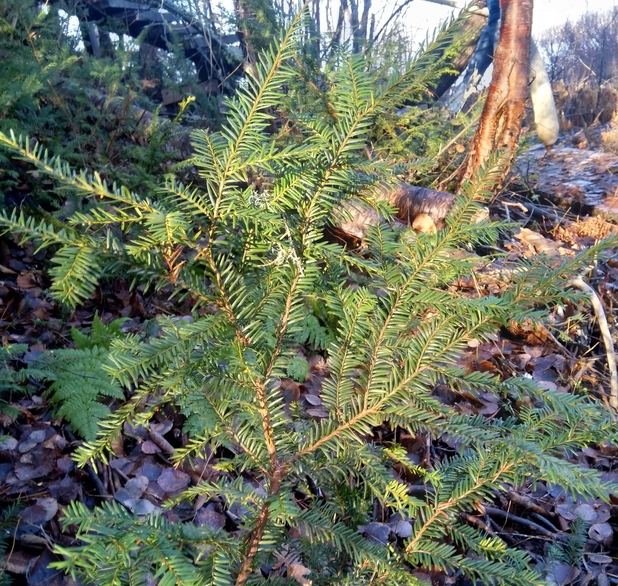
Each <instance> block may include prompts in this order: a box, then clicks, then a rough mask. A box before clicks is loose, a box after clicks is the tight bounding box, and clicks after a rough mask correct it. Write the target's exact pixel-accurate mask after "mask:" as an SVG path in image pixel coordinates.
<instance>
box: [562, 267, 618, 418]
mask: <svg viewBox="0 0 618 586" xmlns="http://www.w3.org/2000/svg"><path fill="white" fill-rule="evenodd" d="M569 285H571V286H572V287H576V288H577V289H579V290H580V291H583V292H584V293H587V294H588V296H589V297H590V302H591V303H592V308H593V309H594V313H595V315H596V318H597V321H598V322H599V330H600V331H601V337H602V338H603V344H604V345H605V352H606V353H607V367H608V368H609V373H610V386H611V395H610V397H609V404H610V405H611V406H612V408H613V409H615V410H616V411H618V369H617V368H616V353H615V352H614V343H613V341H612V335H611V333H610V331H609V325H608V324H607V317H606V316H605V310H604V309H603V304H602V303H601V300H600V299H599V296H598V295H597V292H596V291H595V290H594V289H593V288H592V287H591V286H590V285H588V283H586V282H585V281H584V279H582V277H581V276H580V277H575V278H574V279H571V280H570V281H569Z"/></svg>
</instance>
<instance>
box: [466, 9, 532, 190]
mask: <svg viewBox="0 0 618 586" xmlns="http://www.w3.org/2000/svg"><path fill="white" fill-rule="evenodd" d="M532 7H533V0H500V8H501V11H502V26H501V29H500V30H501V33H500V41H499V43H498V47H497V49H496V53H495V56H494V73H493V78H492V82H491V86H490V88H489V94H488V96H487V101H486V102H485V108H484V110H483V114H482V116H481V120H480V122H479V126H478V129H477V131H476V134H475V136H474V140H473V143H472V148H471V150H470V153H469V155H468V160H467V164H466V167H465V170H464V173H463V175H462V181H463V180H466V179H470V178H472V177H473V176H474V174H475V173H476V172H477V171H478V169H479V168H480V167H481V166H482V165H483V164H484V163H485V162H486V161H487V160H488V158H489V156H490V155H491V154H492V153H493V152H495V151H496V150H498V151H499V152H500V158H501V160H502V161H503V163H504V175H506V173H507V172H508V170H509V168H510V166H511V163H512V161H513V157H514V156H515V149H516V148H517V142H518V140H519V135H520V132H521V121H522V119H523V115H524V106H525V101H526V95H527V91H528V72H529V63H530V33H531V30H532Z"/></svg>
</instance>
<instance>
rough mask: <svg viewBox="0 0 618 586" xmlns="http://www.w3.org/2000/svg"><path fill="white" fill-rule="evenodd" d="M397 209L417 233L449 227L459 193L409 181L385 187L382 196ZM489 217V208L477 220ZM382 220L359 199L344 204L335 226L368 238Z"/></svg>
mask: <svg viewBox="0 0 618 586" xmlns="http://www.w3.org/2000/svg"><path fill="white" fill-rule="evenodd" d="M378 199H379V200H380V201H384V202H388V203H389V204H391V205H392V206H393V207H395V208H396V209H397V214H396V217H397V219H398V220H400V221H401V222H403V223H405V224H408V225H409V226H412V227H413V228H414V229H415V230H416V231H417V232H433V231H435V230H436V229H442V228H444V226H445V222H444V219H445V218H446V216H447V214H448V212H449V210H450V209H451V206H452V205H453V201H454V200H455V196H454V195H453V194H452V193H448V192H446V191H437V190H435V189H429V188H426V187H419V186H417V185H411V184H409V183H399V184H398V185H396V186H395V187H394V188H390V189H384V190H383V191H382V192H381V194H380V196H379V197H378ZM486 218H487V212H486V210H485V211H484V212H482V213H481V214H479V215H478V218H477V221H481V220H483V219H486ZM379 222H380V217H379V216H378V213H377V212H376V210H374V209H373V208H371V207H369V206H368V205H367V204H365V203H364V202H362V201H361V200H358V199H352V200H350V201H347V202H345V203H344V204H343V205H342V209H341V211H338V212H336V213H335V222H334V224H335V226H336V228H337V229H339V230H340V231H341V232H343V233H344V235H345V236H347V237H351V238H355V239H357V240H364V239H365V238H366V237H367V232H368V230H369V228H371V227H373V226H376V225H377V224H378V223H379Z"/></svg>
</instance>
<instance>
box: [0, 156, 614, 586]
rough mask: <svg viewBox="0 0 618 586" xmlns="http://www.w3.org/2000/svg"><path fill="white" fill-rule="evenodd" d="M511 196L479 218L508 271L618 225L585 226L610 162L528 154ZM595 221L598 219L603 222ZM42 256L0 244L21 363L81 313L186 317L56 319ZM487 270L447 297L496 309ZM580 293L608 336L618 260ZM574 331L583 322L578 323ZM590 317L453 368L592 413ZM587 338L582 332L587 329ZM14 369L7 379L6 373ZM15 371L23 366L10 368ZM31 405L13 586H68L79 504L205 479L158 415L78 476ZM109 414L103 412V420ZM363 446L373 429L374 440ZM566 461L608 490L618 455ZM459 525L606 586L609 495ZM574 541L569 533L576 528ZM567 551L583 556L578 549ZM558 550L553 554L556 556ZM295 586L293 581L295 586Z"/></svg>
mask: <svg viewBox="0 0 618 586" xmlns="http://www.w3.org/2000/svg"><path fill="white" fill-rule="evenodd" d="M516 178H517V181H515V182H514V187H513V188H512V189H511V190H505V191H504V192H503V193H501V194H500V196H499V197H498V199H497V200H496V201H495V202H494V203H493V204H492V206H491V213H492V215H493V216H499V217H501V218H507V219H510V220H514V221H517V222H520V223H521V228H520V229H518V230H516V231H514V233H513V234H512V235H511V236H509V237H507V238H505V239H504V240H503V241H502V242H501V250H502V251H503V252H504V253H505V256H504V258H503V259H502V261H501V262H502V263H508V262H509V259H511V260H512V259H514V258H515V257H518V258H520V257H530V256H533V255H536V254H539V253H545V254H547V255H548V256H572V255H574V254H576V253H577V252H578V251H579V250H581V249H582V248H583V247H586V246H589V245H590V244H592V243H594V242H595V241H596V240H597V239H599V238H603V237H605V236H607V235H609V234H611V233H616V232H617V230H618V226H616V225H614V224H613V223H610V222H608V221H606V220H605V219H603V218H602V217H599V216H592V215H591V214H592V213H593V212H595V213H596V212H599V211H603V212H610V215H611V213H613V212H614V210H615V211H616V216H614V217H613V219H614V220H615V219H616V217H618V156H615V155H610V154H602V153H598V152H593V151H585V150H579V149H574V148H571V147H569V146H562V147H559V148H556V149H555V150H554V151H552V152H550V153H548V154H545V152H544V151H543V150H541V149H534V148H533V149H530V150H528V151H526V152H525V153H524V154H523V155H522V156H521V157H520V159H519V161H518V164H517V169H516ZM604 206H605V207H604ZM47 267H48V257H47V254H46V252H45V251H39V252H37V251H36V249H35V248H34V246H32V245H29V244H26V245H24V246H20V245H18V244H17V243H16V242H15V241H12V240H11V239H10V238H8V237H4V238H2V239H0V337H1V339H2V344H3V345H6V344H26V345H27V346H28V352H27V353H26V355H25V356H24V358H23V361H24V363H26V364H28V363H35V362H36V360H37V358H38V357H39V356H40V355H41V353H42V352H44V351H45V350H47V349H57V348H65V347H70V346H71V344H72V339H71V328H77V329H80V330H84V331H87V330H88V329H89V328H90V327H91V325H92V322H93V319H94V316H95V312H96V313H98V315H99V316H100V318H101V320H102V321H103V322H104V323H109V322H110V321H112V320H114V319H116V318H118V317H124V318H127V321H126V322H125V323H124V324H123V326H122V329H123V331H125V332H138V331H144V328H146V327H148V323H149V320H152V319H153V318H155V317H156V316H158V315H162V314H164V315H176V316H179V317H185V318H186V319H191V318H190V313H191V307H190V305H189V302H187V303H186V305H179V304H178V303H177V302H175V301H174V302H170V301H168V300H166V299H165V298H164V297H162V296H161V295H153V294H144V293H143V292H142V291H140V290H139V289H137V290H134V291H131V290H130V289H129V286H128V283H127V282H125V281H122V280H117V281H115V282H114V283H112V284H109V285H107V286H106V288H105V289H99V290H98V292H97V295H96V297H94V298H92V299H91V300H90V301H89V302H88V303H86V304H85V305H84V306H82V307H81V308H79V309H78V310H76V311H75V312H73V313H72V314H67V313H66V312H65V311H63V309H62V308H61V307H60V306H59V305H58V304H56V303H55V302H53V301H51V300H50V298H49V296H48V295H47V294H46V288H47V286H48V285H49V281H48V279H47V276H46V269H47ZM499 268H500V267H499V266H497V265H496V263H495V262H494V263H489V262H488V263H487V266H486V268H485V269H484V270H483V271H481V272H480V273H479V274H477V275H475V276H470V277H469V278H466V279H461V280H460V281H458V282H457V283H455V284H453V287H456V288H457V289H459V290H460V291H461V290H464V291H468V292H469V294H470V295H473V296H476V295H478V296H482V295H486V294H490V293H491V294H499V293H500V291H501V283H500V279H499V278H498V277H497V276H496V275H497V273H498V269H499ZM591 285H592V286H593V287H594V288H595V289H596V291H597V293H598V295H599V297H600V299H601V300H602V302H603V304H604V307H605V310H606V313H607V315H608V319H609V321H610V324H613V323H615V318H616V317H617V316H618V261H615V260H611V259H610V261H609V262H606V263H599V265H598V266H597V267H596V272H595V274H594V278H593V280H592V281H591ZM582 315H583V317H585V318H586V319H582ZM593 317H594V316H593V315H592V314H591V313H589V311H588V310H587V308H585V307H562V308H558V307H557V308H555V311H554V312H553V313H552V314H551V315H550V319H549V324H550V327H549V329H548V328H546V327H540V326H538V325H534V324H530V325H529V327H527V328H518V329H516V330H513V331H509V330H504V331H501V332H497V333H496V335H495V336H494V337H493V338H492V339H491V340H490V341H487V342H472V343H470V345H469V348H468V350H467V352H465V354H463V355H462V356H461V357H460V365H461V366H462V367H464V368H465V369H468V370H478V371H484V372H494V373H497V374H499V375H501V376H502V377H505V378H507V377H511V376H525V377H529V378H532V379H534V380H535V381H537V382H538V384H539V385H541V386H542V387H545V388H548V389H550V388H551V389H554V390H558V391H562V392H570V391H572V390H574V389H578V390H579V391H581V390H582V389H585V390H586V392H589V393H590V394H592V395H594V396H596V397H598V398H599V399H600V400H606V399H605V397H606V396H607V394H608V393H609V376H608V374H607V371H606V367H605V364H606V359H605V351H604V349H603V347H602V345H601V343H600V341H599V336H598V333H597V328H596V325H595V324H594V323H593V321H594V320H593V319H592V318H593ZM590 324H592V325H590ZM13 366H14V367H15V368H19V367H20V365H13ZM21 366H23V364H22V365H21ZM310 366H311V370H310V373H309V375H308V377H307V379H306V380H305V381H304V382H302V383H299V382H295V381H292V380H286V381H283V382H282V389H283V392H284V394H285V396H286V400H287V401H288V402H292V401H299V402H302V403H303V405H304V406H305V407H306V408H307V413H308V414H309V415H310V416H312V417H315V418H323V417H327V416H328V413H327V411H326V410H325V408H324V407H322V405H321V400H320V388H321V381H322V380H323V379H324V377H326V376H328V363H327V361H325V360H324V359H320V357H318V358H317V359H316V358H315V357H313V358H312V360H311V361H310ZM32 390H33V392H32V394H31V395H29V396H27V397H24V396H23V395H22V396H15V397H13V400H12V401H11V404H12V406H13V407H14V408H15V409H17V410H18V413H19V415H18V416H17V417H16V418H11V417H9V416H7V415H1V416H0V430H1V434H2V436H3V437H2V438H1V439H0V507H2V508H6V507H7V506H8V505H17V506H18V508H17V509H16V513H15V516H14V521H15V522H14V525H13V526H12V528H11V529H10V531H11V537H10V540H9V542H8V550H7V552H8V553H7V555H6V563H5V567H4V570H5V571H7V572H8V573H10V575H11V576H12V577H13V578H14V583H15V584H17V585H21V584H27V585H29V586H35V585H46V586H69V585H74V584H76V582H75V581H73V580H72V579H71V578H69V577H66V576H64V575H62V574H60V573H58V572H57V571H55V570H52V569H50V568H49V563H50V562H51V561H53V560H54V559H55V556H54V554H53V553H52V551H51V548H52V546H53V545H54V544H60V545H63V546H70V545H72V544H73V543H74V534H73V533H72V532H71V530H70V528H69V530H66V531H65V530H63V529H62V527H61V524H60V521H59V518H60V516H61V511H62V507H63V506H64V505H67V504H68V503H70V502H72V501H75V500H79V501H82V502H84V503H85V504H86V505H87V506H89V507H94V506H96V505H97V504H98V503H100V502H102V501H103V500H106V499H115V500H116V501H118V502H120V503H121V504H123V505H125V506H126V507H127V508H129V509H131V510H133V511H134V512H137V513H144V512H151V511H161V508H160V506H161V504H162V503H163V502H164V501H165V500H166V499H167V498H169V497H173V496H175V495H177V494H178V493H180V492H181V491H182V490H184V489H185V488H187V487H188V486H189V485H191V484H193V483H195V482H198V481H199V480H201V479H204V478H206V477H207V475H208V467H207V466H206V465H204V469H203V470H197V469H196V468H185V469H182V468H175V467H174V466H173V465H172V464H171V462H170V456H172V455H173V454H174V452H175V451H176V449H178V448H179V447H182V446H183V445H184V442H185V441H186V436H185V435H184V434H183V431H182V425H183V421H184V420H183V417H182V416H181V415H180V414H178V413H175V412H173V411H171V410H167V411H162V412H161V413H160V414H159V417H158V420H157V421H153V422H152V424H151V426H150V427H149V429H145V428H131V427H130V426H125V430H124V432H125V433H124V437H122V438H119V439H118V441H117V442H116V443H115V444H114V446H113V454H112V455H111V457H110V461H109V464H108V465H106V466H99V467H98V470H97V471H95V470H94V469H93V468H91V467H86V468H84V469H80V468H77V467H76V465H75V463H74V462H73V460H72V459H71V454H72V453H73V452H74V450H75V449H76V447H77V446H79V445H80V443H81V440H79V439H78V438H77V437H76V436H75V435H74V434H73V433H72V432H71V430H70V428H69V426H68V425H66V424H64V423H63V421H62V420H58V419H55V418H54V415H53V410H52V406H51V405H50V403H49V400H48V397H47V396H46V394H45V390H46V389H45V387H44V386H39V387H36V386H34V387H33V389H32ZM437 393H438V396H439V397H440V399H441V400H442V401H444V402H446V403H449V404H451V405H453V406H454V408H455V409H456V410H457V411H459V412H461V413H475V414H481V415H483V416H484V417H487V418H492V417H495V416H496V415H497V414H498V412H499V410H500V399H499V397H498V396H496V395H493V394H492V393H486V394H484V395H481V396H473V395H469V396H467V395H462V394H459V393H458V394H455V393H453V392H452V391H451V390H450V389H449V388H448V387H444V388H441V389H437ZM112 407H113V406H112ZM375 433H376V435H379V434H380V433H382V430H380V429H377V430H375ZM436 441H439V442H440V443H441V445H442V447H443V448H444V449H447V450H449V449H450V450H451V451H452V452H453V453H455V452H456V450H457V449H458V446H457V442H456V441H454V440H452V439H449V438H448V437H444V438H440V439H439V440H436ZM399 442H400V443H401V444H402V445H403V446H404V447H405V448H406V449H407V451H408V455H409V458H410V460H411V461H412V463H414V464H417V465H421V466H430V465H431V459H432V454H433V446H432V440H431V439H430V438H428V437H421V436H409V435H405V434H403V435H402V436H401V437H400V438H399ZM565 458H567V459H568V460H570V461H573V462H578V463H580V464H582V465H584V466H587V467H590V468H595V469H597V470H599V471H600V472H601V473H602V475H603V478H605V479H607V480H611V481H614V482H618V446H616V445H613V444H609V443H608V444H606V445H599V446H595V447H590V448H587V449H585V450H582V451H581V452H579V453H568V454H565ZM162 514H164V515H165V516H167V517H168V518H169V519H170V520H175V521H183V522H194V523H196V524H199V525H209V526H211V527H212V528H215V529H222V530H224V531H229V532H234V531H235V530H236V529H237V528H238V523H239V519H238V518H239V516H242V511H230V510H223V509H222V508H221V505H220V504H217V503H212V502H210V503H204V502H201V501H198V502H197V503H196V506H195V507H193V506H190V505H183V504H180V505H178V506H176V507H174V508H173V509H171V510H169V511H165V512H163V513H162ZM466 518H467V520H468V521H469V522H470V523H471V524H474V525H476V526H478V527H482V528H483V529H484V530H486V531H488V532H489V533H491V534H492V535H497V536H500V537H501V538H503V539H504V540H505V541H506V542H507V543H508V544H509V545H512V546H516V547H520V548H522V549H525V550H527V551H528V552H529V553H530V554H531V556H532V558H533V559H535V560H539V562H540V561H541V559H542V558H543V557H544V556H546V554H547V553H548V548H549V546H550V545H551V544H556V543H558V544H564V545H568V544H571V545H574V547H572V548H571V550H570V551H573V552H577V553H575V554H574V555H573V559H569V560H567V559H563V560H555V561H553V562H552V563H550V564H549V565H547V566H546V567H545V569H544V573H545V575H546V577H547V580H548V582H549V583H550V584H552V583H553V584H556V585H569V584H573V585H581V586H587V585H593V584H598V585H599V586H606V585H607V584H618V542H615V541H614V539H613V536H614V532H615V531H616V530H617V529H618V495H617V497H616V498H615V500H614V499H612V501H611V502H610V503H606V502H602V501H598V500H597V501H588V500H586V499H583V498H577V497H574V496H572V495H570V494H567V493H565V491H564V490H563V489H562V488H561V487H559V486H552V485H549V484H547V483H546V482H543V481H542V480H540V481H538V482H536V483H530V484H529V485H526V486H520V487H515V486H513V487H510V489H509V490H508V491H506V492H504V493H502V494H501V495H499V496H497V497H496V498H495V500H494V501H492V502H488V503H483V504H482V505H481V504H479V507H478V510H476V511H469V512H468V513H467V514H466ZM393 523H394V521H393V520H392V519H390V520H389V519H382V518H376V519H373V522H372V523H370V524H369V525H367V526H363V527H362V528H360V529H359V530H360V531H361V532H363V533H365V534H366V535H367V536H368V538H374V539H377V540H380V539H381V536H384V535H386V536H387V537H388V535H389V534H390V533H391V532H394V533H396V534H398V535H399V533H397V532H398V531H399V532H401V531H403V530H405V528H402V527H401V522H399V524H398V525H396V526H395V525H393ZM574 528H575V529H574ZM577 544H579V545H580V546H581V547H580V548H579V549H578V547H576V546H577ZM565 549H566V548H565ZM415 574H416V575H417V576H418V577H419V578H421V579H426V580H427V581H428V582H429V583H432V584H435V585H445V584H460V585H463V584H465V582H464V581H462V580H461V579H460V577H459V576H458V575H457V574H456V573H454V574H452V575H445V574H438V573H432V572H430V571H425V570H421V569H419V570H417V571H416V572H415ZM299 583H302V582H299Z"/></svg>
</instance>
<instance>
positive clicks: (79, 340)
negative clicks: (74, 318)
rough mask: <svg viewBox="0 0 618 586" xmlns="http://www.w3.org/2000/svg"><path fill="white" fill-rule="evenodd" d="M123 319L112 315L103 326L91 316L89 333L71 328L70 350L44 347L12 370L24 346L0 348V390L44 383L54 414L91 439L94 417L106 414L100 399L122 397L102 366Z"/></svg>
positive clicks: (95, 425)
mask: <svg viewBox="0 0 618 586" xmlns="http://www.w3.org/2000/svg"><path fill="white" fill-rule="evenodd" d="M124 321H125V320H124V319H117V320H114V321H113V322H111V323H110V324H109V325H107V326H106V325H104V324H103V323H101V321H100V320H99V316H98V315H96V314H95V317H94V320H93V324H92V331H91V335H90V336H88V335H86V334H84V333H82V332H80V331H79V330H77V329H76V328H73V329H72V330H71V335H72V337H73V341H74V342H75V345H76V346H77V348H76V349H62V350H48V351H46V352H44V353H43V354H42V355H41V356H39V357H38V358H37V359H36V360H34V361H31V362H30V363H29V364H28V366H27V367H26V368H21V369H16V368H14V367H12V366H11V363H12V361H15V360H16V359H17V358H20V357H21V356H23V354H24V353H25V352H26V350H27V346H25V345H14V346H8V347H7V348H0V375H1V378H2V383H0V392H2V391H7V390H11V391H16V392H24V391H25V390H27V386H26V384H27V383H28V381H39V382H46V383H50V384H49V385H48V386H47V390H46V395H47V396H48V397H49V399H50V401H51V403H52V405H54V407H55V415H56V416H57V417H62V418H64V419H66V421H68V422H69V423H70V424H71V426H72V428H73V431H75V432H76V433H78V434H79V435H81V436H82V437H84V438H86V439H94V438H95V437H96V435H97V432H98V429H99V428H98V424H99V421H101V420H102V419H104V418H105V417H107V416H108V415H109V413H110V410H109V407H107V405H105V404H104V403H102V402H101V400H106V399H110V398H112V399H123V398H124V393H123V391H122V387H121V386H120V385H119V383H118V382H117V381H116V380H114V379H113V378H112V377H110V376H109V375H108V374H107V373H106V372H105V370H104V366H105V364H106V363H107V361H108V355H109V350H108V347H109V345H110V344H111V342H112V340H114V339H116V338H118V337H119V336H121V331H120V327H121V325H122V323H123V322H124ZM7 409H8V410H9V411H8V412H9V414H10V408H9V407H6V408H5V411H6V410H7Z"/></svg>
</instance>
